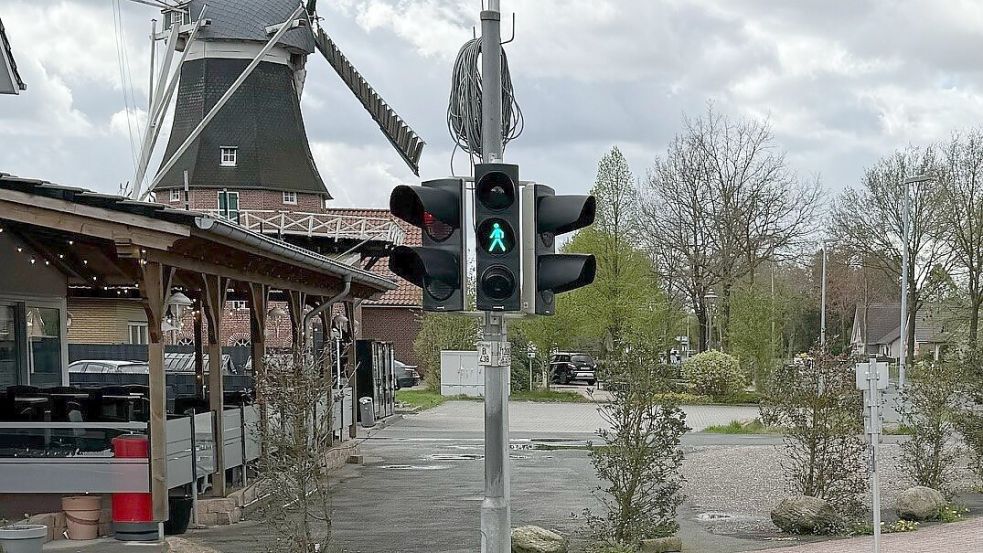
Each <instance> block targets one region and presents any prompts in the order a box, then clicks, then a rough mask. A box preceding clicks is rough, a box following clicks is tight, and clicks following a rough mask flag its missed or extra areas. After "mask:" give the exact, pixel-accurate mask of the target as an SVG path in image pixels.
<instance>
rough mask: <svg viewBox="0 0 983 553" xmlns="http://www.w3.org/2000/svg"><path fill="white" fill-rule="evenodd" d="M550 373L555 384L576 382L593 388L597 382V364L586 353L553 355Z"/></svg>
mask: <svg viewBox="0 0 983 553" xmlns="http://www.w3.org/2000/svg"><path fill="white" fill-rule="evenodd" d="M550 371H551V372H552V374H553V382H554V383H555V384H569V383H570V382H573V381H575V380H576V381H579V382H586V383H587V385H588V386H593V385H594V384H595V383H596V382H597V363H595V362H594V358H593V357H591V356H590V355H588V354H586V353H556V354H553V355H552V356H551V357H550Z"/></svg>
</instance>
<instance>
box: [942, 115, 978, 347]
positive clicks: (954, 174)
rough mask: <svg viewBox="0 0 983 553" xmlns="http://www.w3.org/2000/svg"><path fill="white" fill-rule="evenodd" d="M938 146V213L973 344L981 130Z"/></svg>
mask: <svg viewBox="0 0 983 553" xmlns="http://www.w3.org/2000/svg"><path fill="white" fill-rule="evenodd" d="M939 149H940V158H941V159H940V160H939V171H938V178H939V190H940V193H941V198H940V200H941V205H940V208H939V212H940V215H941V216H942V220H943V221H944V222H945V225H944V229H945V236H946V242H948V246H949V248H950V250H951V252H952V255H953V257H954V258H955V263H956V266H957V267H958V272H959V273H960V275H959V276H960V277H962V278H961V279H960V280H962V281H963V283H964V285H965V287H966V291H967V293H968V299H969V305H970V318H969V340H970V342H971V343H972V344H976V341H977V335H978V333H979V325H980V307H981V306H983V130H980V129H976V130H973V131H970V132H968V133H966V134H963V135H958V134H957V135H954V136H953V137H952V138H951V139H950V140H949V141H948V142H946V143H944V144H942V145H941V146H940V148H939Z"/></svg>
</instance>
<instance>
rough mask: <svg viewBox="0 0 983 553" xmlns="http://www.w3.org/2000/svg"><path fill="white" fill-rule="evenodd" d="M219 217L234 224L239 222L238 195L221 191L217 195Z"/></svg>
mask: <svg viewBox="0 0 983 553" xmlns="http://www.w3.org/2000/svg"><path fill="white" fill-rule="evenodd" d="M218 211H219V215H221V216H222V217H224V218H226V219H228V220H230V221H232V222H234V223H238V222H239V193H238V192H229V191H227V190H222V191H221V192H219V193H218Z"/></svg>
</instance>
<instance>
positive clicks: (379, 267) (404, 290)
mask: <svg viewBox="0 0 983 553" xmlns="http://www.w3.org/2000/svg"><path fill="white" fill-rule="evenodd" d="M328 212H329V213H335V214H338V215H352V216H355V217H369V218H371V217H387V218H391V219H392V220H393V221H395V222H396V223H397V224H398V225H399V226H400V228H402V229H403V233H404V238H403V244H402V245H404V246H420V245H422V244H423V241H422V236H421V234H420V232H421V231H420V229H418V228H416V227H414V226H413V225H411V224H409V223H407V222H406V221H403V220H402V219H399V218H397V217H393V215H392V213H390V212H389V210H388V209H330V210H328ZM370 270H371V271H372V272H373V273H374V274H376V275H379V276H380V277H383V278H386V279H389V280H395V281H396V288H395V289H394V290H390V291H388V292H386V293H385V294H384V295H383V296H382V297H381V298H379V299H377V300H373V301H367V302H365V303H364V304H363V305H367V306H374V307H410V308H417V309H419V308H421V307H422V306H423V292H422V291H421V290H420V289H419V288H417V287H416V286H414V285H413V284H410V282H409V281H407V280H404V279H402V278H399V277H398V276H396V274H395V273H393V272H392V271H390V270H389V262H388V260H386V259H380V260H379V261H378V262H376V264H375V265H373V266H372V268H371V269H370Z"/></svg>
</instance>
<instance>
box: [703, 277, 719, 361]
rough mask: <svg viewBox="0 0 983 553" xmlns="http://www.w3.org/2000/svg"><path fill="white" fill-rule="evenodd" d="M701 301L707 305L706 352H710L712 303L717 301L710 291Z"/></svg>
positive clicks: (711, 342)
mask: <svg viewBox="0 0 983 553" xmlns="http://www.w3.org/2000/svg"><path fill="white" fill-rule="evenodd" d="M703 299H704V300H705V301H704V303H706V304H707V350H710V349H713V302H714V301H715V300H716V299H717V294H715V293H714V292H713V290H710V291H709V292H707V293H706V295H704V296H703Z"/></svg>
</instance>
